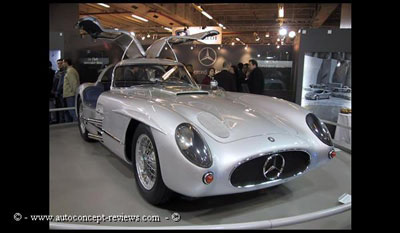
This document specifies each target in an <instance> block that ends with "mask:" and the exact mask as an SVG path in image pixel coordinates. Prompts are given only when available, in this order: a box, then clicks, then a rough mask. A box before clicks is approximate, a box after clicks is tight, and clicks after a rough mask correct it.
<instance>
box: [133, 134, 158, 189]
mask: <svg viewBox="0 0 400 233" xmlns="http://www.w3.org/2000/svg"><path fill="white" fill-rule="evenodd" d="M135 161H136V171H137V175H138V177H139V180H140V183H141V184H142V186H143V187H144V188H145V189H146V190H151V189H152V188H153V186H154V184H155V182H156V178H157V159H156V155H155V150H154V146H153V143H152V142H151V140H150V138H149V137H148V136H147V135H146V134H142V135H140V136H139V137H138V139H137V141H136V149H135Z"/></svg>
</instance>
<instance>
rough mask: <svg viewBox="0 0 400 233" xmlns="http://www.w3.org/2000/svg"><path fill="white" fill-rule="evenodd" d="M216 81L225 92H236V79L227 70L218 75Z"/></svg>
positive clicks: (215, 77)
mask: <svg viewBox="0 0 400 233" xmlns="http://www.w3.org/2000/svg"><path fill="white" fill-rule="evenodd" d="M214 80H217V82H218V86H219V87H222V88H224V89H225V91H236V77H235V75H233V74H231V73H229V72H228V71H227V70H223V71H221V72H219V73H218V74H216V75H215V76H214Z"/></svg>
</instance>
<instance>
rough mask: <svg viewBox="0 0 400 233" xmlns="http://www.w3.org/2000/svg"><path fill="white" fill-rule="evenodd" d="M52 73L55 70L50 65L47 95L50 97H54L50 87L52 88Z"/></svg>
mask: <svg viewBox="0 0 400 233" xmlns="http://www.w3.org/2000/svg"><path fill="white" fill-rule="evenodd" d="M54 73H55V71H54V70H53V69H52V68H51V67H50V68H49V87H48V88H49V97H50V98H52V97H54V96H53V94H52V93H51V89H52V88H53V78H54Z"/></svg>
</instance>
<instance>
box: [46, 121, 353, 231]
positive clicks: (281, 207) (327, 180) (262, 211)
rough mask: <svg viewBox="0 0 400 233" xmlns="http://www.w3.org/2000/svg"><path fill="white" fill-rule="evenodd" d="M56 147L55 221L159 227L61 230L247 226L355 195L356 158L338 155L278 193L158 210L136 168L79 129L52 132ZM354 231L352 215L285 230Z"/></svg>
mask: <svg viewBox="0 0 400 233" xmlns="http://www.w3.org/2000/svg"><path fill="white" fill-rule="evenodd" d="M49 143H50V163H49V165H50V183H49V186H50V187H49V190H50V211H49V214H50V215H53V216H55V215H103V214H104V215H105V216H108V215H139V216H143V215H145V216H156V218H155V219H157V217H158V221H157V222H102V223H100V224H98V223H96V222H63V223H60V224H59V225H58V226H61V225H62V224H70V225H71V226H74V227H71V228H75V227H76V226H78V227H79V226H82V227H83V226H95V227H99V226H119V227H121V226H122V227H129V226H133V227H146V226H148V227H163V226H166V227H170V226H174V227H176V226H190V225H193V226H194V225H196V226H199V225H200V226H201V225H215V224H236V223H247V222H255V221H263V220H269V219H278V218H285V217H291V216H297V215H302V214H307V213H312V212H316V211H320V210H325V209H329V208H332V207H337V206H341V205H343V204H341V203H339V202H338V198H339V197H340V196H341V195H342V194H344V193H348V194H351V155H349V154H347V153H345V152H343V151H338V153H337V157H336V158H335V159H333V160H332V161H331V162H330V163H328V164H326V165H325V166H322V167H319V168H317V169H315V170H312V171H310V172H308V173H307V174H305V175H304V176H302V177H299V178H297V179H295V180H292V181H289V182H288V183H285V184H282V185H279V186H276V187H272V188H268V189H263V190H259V191H254V192H248V193H242V194H235V195H224V196H215V197H205V198H199V199H193V200H190V199H188V198H183V197H179V196H178V197H177V198H175V199H174V200H173V201H172V202H171V203H168V204H165V205H163V206H158V207H156V206H153V205H150V204H148V203H147V202H146V201H145V200H144V199H143V198H142V197H141V196H140V194H139V192H138V190H137V188H136V184H135V180H134V175H133V171H132V169H131V166H130V165H128V164H126V163H125V162H124V161H122V160H121V159H119V158H118V157H117V156H116V155H114V154H113V153H112V152H110V151H109V150H108V149H107V148H105V147H104V146H102V145H101V144H100V143H98V142H95V143H88V142H85V141H83V139H82V138H81V136H80V135H79V130H78V126H77V125H76V124H68V125H55V126H50V142H49ZM182 175H184V174H182ZM173 213H178V214H179V215H180V221H178V222H175V221H173V220H172V214H173ZM57 224H58V223H57ZM57 224H52V223H50V227H51V228H56V227H54V226H55V225H57ZM72 224H74V225H72ZM52 226H53V227H52ZM65 226H66V225H64V227H65ZM58 228H60V227H58ZM61 228H63V227H61ZM350 228H351V210H349V211H346V212H343V213H340V214H336V215H332V216H329V217H326V218H321V219H318V220H313V221H309V222H304V223H301V224H296V225H290V226H284V227H279V228H278V229H350Z"/></svg>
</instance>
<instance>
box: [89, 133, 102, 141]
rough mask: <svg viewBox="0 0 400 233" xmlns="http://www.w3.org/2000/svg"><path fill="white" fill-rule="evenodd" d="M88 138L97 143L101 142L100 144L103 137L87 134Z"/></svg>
mask: <svg viewBox="0 0 400 233" xmlns="http://www.w3.org/2000/svg"><path fill="white" fill-rule="evenodd" d="M88 138H90V139H94V140H98V141H101V142H102V141H103V137H102V136H99V135H95V134H91V133H88Z"/></svg>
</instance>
